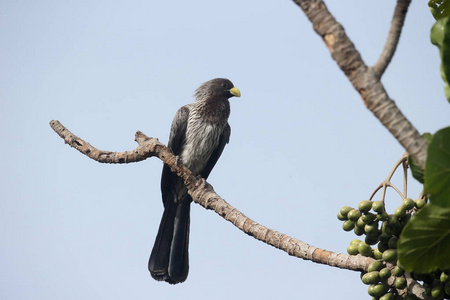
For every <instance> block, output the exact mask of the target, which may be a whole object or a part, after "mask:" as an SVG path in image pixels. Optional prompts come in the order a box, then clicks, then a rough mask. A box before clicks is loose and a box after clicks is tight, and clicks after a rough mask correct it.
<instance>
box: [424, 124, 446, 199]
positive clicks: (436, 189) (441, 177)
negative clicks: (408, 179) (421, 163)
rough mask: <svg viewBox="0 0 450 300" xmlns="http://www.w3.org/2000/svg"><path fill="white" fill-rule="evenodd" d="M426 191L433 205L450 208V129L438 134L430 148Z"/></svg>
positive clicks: (426, 165) (426, 170)
mask: <svg viewBox="0 0 450 300" xmlns="http://www.w3.org/2000/svg"><path fill="white" fill-rule="evenodd" d="M424 191H425V193H427V194H429V196H430V202H431V203H432V204H436V205H439V206H442V207H450V127H447V128H444V129H441V130H439V131H438V132H436V134H435V135H434V137H433V140H432V141H431V143H430V145H429V146H428V152H427V161H426V164H425V185H424Z"/></svg>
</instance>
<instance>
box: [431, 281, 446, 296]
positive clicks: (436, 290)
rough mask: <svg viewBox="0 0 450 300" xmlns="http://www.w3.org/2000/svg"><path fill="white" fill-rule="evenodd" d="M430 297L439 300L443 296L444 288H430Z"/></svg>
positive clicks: (438, 286) (439, 286)
mask: <svg viewBox="0 0 450 300" xmlns="http://www.w3.org/2000/svg"><path fill="white" fill-rule="evenodd" d="M431 296H432V297H433V298H439V297H442V296H444V287H443V286H442V284H436V285H435V286H433V287H432V288H431Z"/></svg>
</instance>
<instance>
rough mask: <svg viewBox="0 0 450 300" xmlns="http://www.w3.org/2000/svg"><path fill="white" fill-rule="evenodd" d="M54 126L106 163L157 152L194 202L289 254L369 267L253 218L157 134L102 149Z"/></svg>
mask: <svg viewBox="0 0 450 300" xmlns="http://www.w3.org/2000/svg"><path fill="white" fill-rule="evenodd" d="M50 126H51V127H52V128H53V130H54V131H55V132H56V133H57V134H58V135H59V136H60V137H61V138H63V139H64V141H65V142H66V144H69V146H71V147H73V148H75V149H77V150H78V151H80V152H81V153H83V154H84V155H86V156H88V157H89V158H91V159H93V160H95V161H98V162H102V163H132V162H137V161H141V160H144V159H147V158H148V157H152V156H156V157H158V158H159V159H161V160H162V161H163V162H164V163H165V164H167V165H168V166H170V168H171V170H172V172H175V173H177V175H178V176H180V177H181V178H183V180H184V183H185V185H186V187H187V188H188V192H189V195H191V197H192V199H193V201H194V202H196V203H198V204H200V205H201V206H203V207H204V208H206V209H212V210H214V211H215V212H216V213H217V214H219V215H220V216H221V217H223V218H224V219H225V220H227V221H229V222H231V223H233V225H234V226H236V227H237V228H238V229H240V230H242V231H243V232H245V233H246V234H248V235H250V236H252V237H254V238H256V239H257V240H260V241H262V242H264V243H266V244H268V245H271V246H273V247H275V248H278V249H280V250H283V251H285V252H286V253H288V254H289V255H292V256H295V257H299V258H302V259H305V260H311V261H313V262H316V263H320V264H326V265H329V266H333V267H338V268H341V269H347V270H353V271H367V267H368V266H369V264H370V263H371V262H373V261H374V259H373V258H370V257H364V256H361V255H347V254H342V253H335V252H331V251H327V250H323V249H320V248H317V247H313V246H311V245H308V244H307V243H304V242H302V241H300V240H298V239H296V238H292V237H290V236H287V235H285V234H283V233H281V232H278V231H275V230H272V229H269V228H267V227H265V226H263V225H261V224H258V223H256V222H255V221H253V220H251V219H250V218H248V217H247V216H245V215H244V214H243V213H241V212H240V211H238V210H237V209H236V208H234V207H233V206H231V205H230V204H229V203H227V202H226V201H225V200H223V199H222V198H221V197H220V196H219V195H217V194H216V193H215V192H214V189H213V187H212V186H211V185H210V184H209V183H208V182H206V180H205V179H203V178H197V177H196V176H194V175H193V174H192V172H191V171H190V170H189V169H188V168H186V167H185V166H183V164H181V163H180V162H178V161H177V157H176V156H175V155H174V154H173V153H172V152H171V151H170V149H168V148H167V147H166V146H164V145H163V144H162V143H161V142H159V141H158V139H156V138H150V137H147V136H146V135H145V134H143V133H142V132H140V131H138V132H137V133H136V136H135V140H136V142H138V144H139V146H138V147H137V148H136V149H134V150H131V151H125V152H110V151H102V150H99V149H97V148H95V147H93V146H92V145H90V144H89V143H87V142H85V141H84V140H82V139H81V138H79V137H77V136H76V135H74V134H73V133H71V132H70V131H69V130H68V129H67V128H65V127H64V126H63V125H62V124H61V123H60V122H59V121H51V122H50Z"/></svg>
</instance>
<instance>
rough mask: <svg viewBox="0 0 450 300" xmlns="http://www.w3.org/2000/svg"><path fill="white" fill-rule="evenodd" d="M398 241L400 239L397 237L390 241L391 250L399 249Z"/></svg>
mask: <svg viewBox="0 0 450 300" xmlns="http://www.w3.org/2000/svg"><path fill="white" fill-rule="evenodd" d="M397 241H398V237H396V236H393V237H391V238H390V239H389V241H388V246H389V248H390V249H397Z"/></svg>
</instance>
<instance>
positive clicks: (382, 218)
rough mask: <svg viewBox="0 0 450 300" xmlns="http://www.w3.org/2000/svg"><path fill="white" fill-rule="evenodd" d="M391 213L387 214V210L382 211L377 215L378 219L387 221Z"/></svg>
mask: <svg viewBox="0 0 450 300" xmlns="http://www.w3.org/2000/svg"><path fill="white" fill-rule="evenodd" d="M388 217H389V215H388V214H387V212H385V211H384V212H382V213H381V214H378V215H377V220H378V221H387V220H388Z"/></svg>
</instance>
